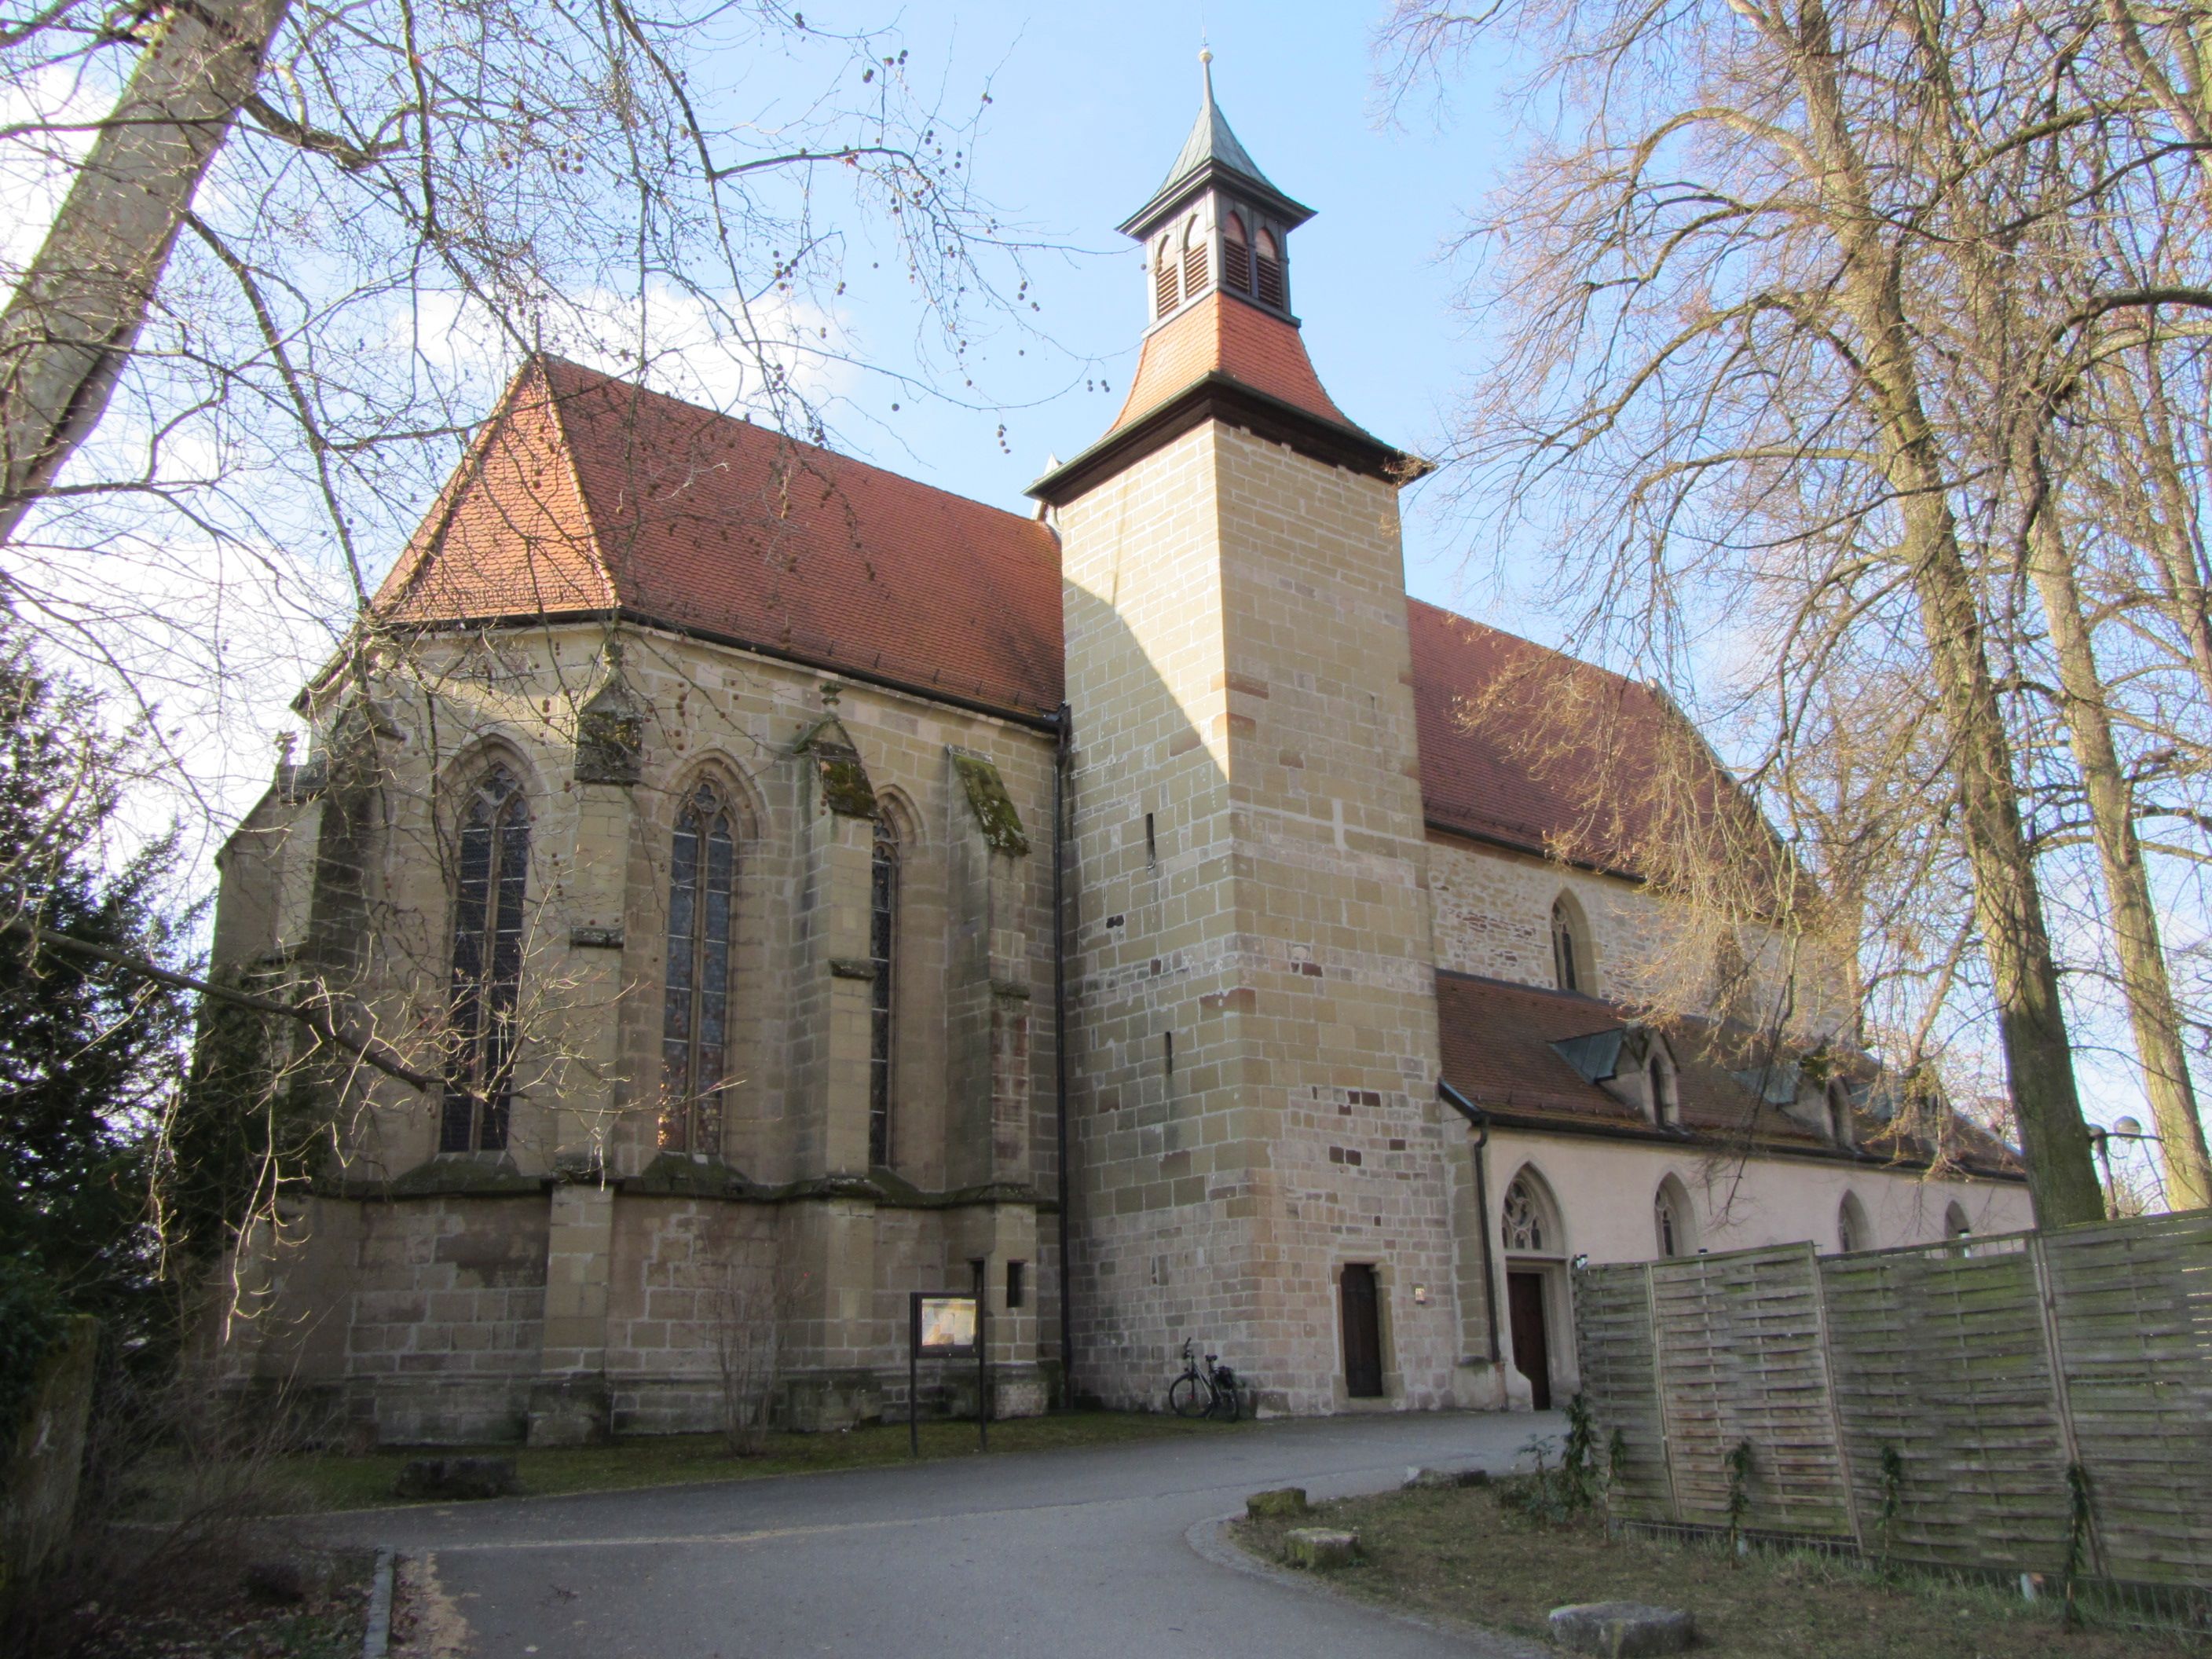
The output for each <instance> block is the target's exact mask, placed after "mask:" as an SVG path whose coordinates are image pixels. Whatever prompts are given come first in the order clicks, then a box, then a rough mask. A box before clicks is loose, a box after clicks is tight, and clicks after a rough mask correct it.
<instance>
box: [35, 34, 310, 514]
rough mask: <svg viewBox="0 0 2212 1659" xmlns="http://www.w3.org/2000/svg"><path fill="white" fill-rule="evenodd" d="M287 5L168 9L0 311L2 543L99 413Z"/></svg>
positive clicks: (68, 456)
mask: <svg viewBox="0 0 2212 1659" xmlns="http://www.w3.org/2000/svg"><path fill="white" fill-rule="evenodd" d="M289 3H290V0H199V3H197V4H195V5H192V6H190V7H185V6H177V7H173V8H172V9H169V10H168V11H167V13H166V14H165V15H163V16H162V19H161V22H160V23H159V24H158V25H157V26H156V27H155V33H154V36H153V39H152V40H151V41H150V42H149V44H148V46H146V49H145V53H144V55H143V57H142V58H140V59H139V60H138V64H137V67H136V69H135V70H133V71H132V73H131V82H130V85H129V86H128V87H127V88H125V90H124V94H123V97H122V99H121V100H120V101H119V102H118V104H117V105H116V106H115V109H114V111H113V112H112V114H110V115H109V117H108V118H107V119H106V122H105V123H103V124H102V125H101V127H100V136H99V137H98V138H97V139H96V140H95V141H94V143H93V147H92V153H91V154H90V155H88V156H87V157H86V158H85V160H84V162H83V164H82V166H81V167H78V169H77V172H76V178H75V179H73V180H72V181H71V183H70V191H69V195H68V197H66V198H65V199H64V202H63V204H62V208H61V211H60V213H59V214H58V215H57V216H55V219H54V222H53V225H52V228H51V229H50V230H48V232H47V233H46V241H45V243H44V244H43V245H42V246H40V249H39V252H38V257H37V258H35V259H33V261H32V263H31V265H30V268H29V270H27V271H26V272H25V273H24V276H23V280H22V282H21V283H20V284H19V285H18V286H17V288H16V289H15V295H14V296H13V297H12V298H11V299H10V300H9V303H8V308H7V311H6V312H5V313H4V314H0V544H5V543H6V542H8V541H9V540H10V539H11V538H13V537H14V535H15V529H16V526H18V525H19V524H20V523H21V520H22V517H23V514H24V513H25V512H26V511H27V509H28V507H29V506H30V504H31V502H32V501H34V500H36V499H37V498H38V496H39V495H40V493H41V492H42V491H43V490H45V489H46V488H47V487H48V486H49V485H51V484H52V482H53V479H54V477H55V475H56V474H57V473H58V472H59V471H61V468H62V466H63V464H64V462H66V461H67V460H68V459H69V458H70V453H71V452H72V451H74V450H75V449H76V447H77V446H78V445H79V444H81V443H82V442H83V441H84V440H85V438H86V437H87V436H88V435H90V433H91V432H92V430H93V428H94V427H95V426H97V425H98V424H99V422H100V415H101V413H102V411H104V410H106V407H107V400H108V398H109V396H110V394H111V393H112V392H113V391H114V388H115V383H116V380H117V379H118V377H119V376H120V374H122V371H123V366H124V364H125V362H128V361H129V358H130V356H131V348H132V346H133V344H134V343H136V342H137V337H138V331H139V329H140V327H141V326H142V325H143V323H144V321H145V318H146V312H147V308H148V307H149V306H150V305H151V304H152V302H153V298H154V290H155V285H156V284H157V283H159V282H160V281H161V270H162V267H163V266H164V265H166V264H167V263H168V258H169V249H170V247H171V246H173V244H174V242H175V240H176V236H177V230H178V228H179V226H180V225H182V224H183V222H184V219H185V213H186V211H187V210H189V209H190V207H191V199H192V194H193V192H194V191H196V190H197V188H198V186H199V182H200V178H201V175H202V174H203V173H205V172H206V171H207V165H208V162H209V161H210V159H211V158H212V157H213V156H214V155H215V153H216V150H217V149H219V148H221V146H222V141H223V139H224V137H225V136H226V135H227V134H228V132H229V131H230V125H231V123H232V121H233V120H234V119H235V118H236V117H237V114H238V110H239V106H240V104H242V103H243V102H244V101H245V100H246V98H247V97H248V96H249V95H250V94H252V91H253V88H254V83H255V82H256V80H257V79H258V76H259V75H260V72H261V58H262V54H263V53H264V52H266V51H267V50H268V47H269V42H270V39H271V38H272V37H273V36H274V35H275V34H276V27H277V25H278V24H279V23H281V22H282V21H283V18H284V14H285V12H286V10H287V9H288V8H289Z"/></svg>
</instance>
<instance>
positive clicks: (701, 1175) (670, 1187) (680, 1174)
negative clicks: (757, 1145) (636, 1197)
mask: <svg viewBox="0 0 2212 1659" xmlns="http://www.w3.org/2000/svg"><path fill="white" fill-rule="evenodd" d="M622 1188H623V1191H624V1192H626V1193H642V1194H649V1195H653V1196H666V1197H681V1198H754V1197H757V1196H758V1195H759V1194H761V1192H762V1191H763V1188H761V1186H760V1185H759V1184H758V1183H757V1182H751V1181H748V1180H746V1179H745V1177H744V1172H743V1171H741V1170H734V1169H732V1168H731V1167H730V1166H729V1165H728V1164H725V1163H723V1162H722V1160H721V1159H720V1158H693V1157H691V1156H690V1154H689V1153H686V1152H662V1153H661V1154H660V1155H659V1157H657V1158H654V1159H653V1162H652V1163H650V1164H647V1165H646V1166H645V1168H644V1169H642V1170H639V1171H638V1172H637V1174H635V1175H634V1176H630V1177H629V1179H628V1180H626V1181H624V1182H623V1183H622Z"/></svg>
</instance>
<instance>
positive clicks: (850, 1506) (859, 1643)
mask: <svg viewBox="0 0 2212 1659" xmlns="http://www.w3.org/2000/svg"><path fill="white" fill-rule="evenodd" d="M1558 1432H1559V1419H1556V1418H1553V1417H1537V1418H1530V1417H1527V1416H1492V1415H1486V1414H1478V1413H1432V1414H1423V1415H1409V1416H1387V1417H1386V1416H1371V1417H1346V1418H1333V1419H1319V1420H1314V1419H1309V1420H1305V1421H1300V1422H1287V1423H1270V1424H1264V1425H1261V1426H1259V1427H1258V1428H1255V1429H1252V1430H1248V1431H1243V1432H1241V1433H1233V1432H1225V1433H1223V1434H1222V1435H1221V1436H1220V1437H1218V1438H1213V1437H1200V1438H1197V1439H1177V1440H1172V1441H1156V1442H1151V1443H1140V1444H1137V1445H1126V1446H1119V1447H1112V1448H1102V1449H1096V1450H1079V1451H1053V1452H1034V1453H1024V1454H1018V1455H1000V1456H994V1457H990V1458H974V1459H966V1460H962V1461H959V1462H940V1463H924V1464H919V1465H910V1466H906V1467H900V1468H877V1469H855V1470H851V1471H848V1472H844V1473H840V1474H817V1475H804V1476H793V1477H788V1478H784V1479H777V1480H746V1481H733V1482H730V1483H727V1484H723V1485H717V1486H682V1487H669V1488H662V1489H660V1490H658V1491H652V1492H602V1493H592V1494H587V1495H581V1496H578V1497H574V1498H520V1499H512V1500H507V1501H503V1502H499V1503H490V1504H465V1505H459V1504H456V1505H439V1506H428V1505H426V1506H420V1507H414V1508H407V1509H391V1510H369V1511H366V1512H363V1513H360V1514H356V1515H351V1516H342V1517H333V1518H332V1519H331V1521H330V1522H325V1523H323V1524H324V1525H325V1527H326V1528H328V1529H329V1530H330V1531H331V1533H332V1534H333V1535H335V1536H338V1537H343V1538H344V1539H346V1540H348V1541H356V1542H362V1543H371V1544H386V1545H391V1546H393V1547H397V1548H398V1549H400V1550H401V1551H403V1552H405V1553H408V1554H409V1555H410V1557H411V1558H412V1559H413V1560H414V1562H415V1569H414V1570H415V1571H416V1574H418V1575H419V1576H420V1578H421V1580H422V1589H423V1590H424V1592H425V1593H426V1594H427V1595H428V1596H429V1598H430V1601H431V1602H432V1604H433V1606H434V1607H443V1608H444V1609H445V1610H446V1615H445V1625H446V1629H447V1646H446V1649H445V1650H447V1651H457V1652H462V1653H465V1654H467V1655H469V1656H471V1659H510V1656H525V1655H531V1654H536V1655H539V1656H543V1659H586V1656H589V1659H767V1656H781V1655H787V1654H791V1655H796V1654H839V1655H854V1656H898V1659H932V1656H939V1655H943V1656H946V1659H967V1656H974V1655H996V1654H1025V1655H1027V1654H1034V1655H1039V1656H1044V1659H1089V1656H1100V1659H1106V1656H1112V1659H1126V1656H1130V1655H1159V1656H1169V1655H1186V1654H1187V1655H1193V1656H1198V1659H1244V1656H1251V1659H1297V1656H1305V1655H1312V1656H1316V1659H1319V1656H1334V1655H1358V1656H1360V1659H1413V1656H1433V1655H1443V1654H1453V1655H1468V1654H1475V1653H1483V1652H1487V1651H1491V1650H1489V1649H1487V1648H1486V1647H1484V1646H1481V1645H1470V1644H1468V1643H1466V1642H1464V1641H1462V1640H1461V1639H1459V1638H1454V1637H1451V1636H1449V1635H1446V1634H1443V1633H1442V1632H1437V1631H1434V1630H1431V1629H1427V1628H1425V1627H1422V1626H1417V1625H1414V1624H1412V1623H1408V1622H1404V1621H1400V1620H1393V1619H1391V1618H1389V1617H1387V1616H1385V1615H1383V1614H1381V1613H1375V1612H1371V1611H1369V1610H1367V1609H1365V1608H1362V1607H1354V1606H1352V1605H1350V1604H1347V1603H1346V1602H1343V1601H1338V1600H1336V1599H1334V1598H1332V1597H1328V1596H1322V1595H1316V1594H1314V1593H1312V1592H1310V1591H1307V1590H1304V1589H1299V1588H1297V1587H1295V1586H1292V1585H1286V1584H1285V1583H1280V1582H1278V1581H1276V1580H1275V1579H1273V1578H1270V1577H1266V1576H1263V1575H1260V1574H1255V1573H1252V1572H1242V1571H1234V1570H1232V1569H1231V1568H1229V1567H1226V1566H1224V1565H1218V1564H1217V1563H1216V1562H1213V1561H1210V1560H1207V1559H1203V1558H1202V1557H1201V1556H1200V1554H1199V1553H1197V1552H1196V1551H1194V1549H1193V1548H1192V1547H1191V1546H1190V1545H1189V1544H1188V1542H1186V1541H1185V1537H1184V1534H1185V1533H1186V1532H1188V1531H1189V1530H1190V1529H1191V1528H1193V1527H1194V1525H1195V1524H1196V1523H1198V1522H1202V1521H1205V1520H1206V1519H1207V1518H1209V1517H1212V1516H1219V1515H1222V1514H1225V1513H1227V1512H1229V1511H1231V1510H1236V1509H1238V1508H1240V1507H1241V1505H1242V1503H1243V1497H1244V1494H1245V1493H1247V1492H1255V1491H1258V1490H1260V1489H1261V1488H1262V1487H1267V1486H1304V1487H1305V1488H1306V1489H1307V1490H1308V1491H1309V1492H1311V1493H1312V1494H1313V1495H1314V1496H1315V1497H1316V1498H1323V1497H1335V1496H1342V1495H1345V1494H1348V1493H1354V1492H1375V1491H1379V1490H1382V1489H1383V1488H1385V1487H1389V1486H1395V1485H1397V1484H1398V1482H1399V1481H1400V1480H1402V1479H1403V1478H1404V1475H1405V1473H1406V1469H1407V1466H1408V1465H1409V1464H1428V1465H1450V1466H1454V1467H1467V1468H1471V1467H1474V1466H1476V1465H1478V1464H1479V1465H1481V1466H1483V1467H1485V1468H1492V1469H1502V1468H1507V1467H1509V1466H1510V1463H1511V1462H1512V1461H1513V1458H1514V1456H1515V1455H1516V1453H1517V1452H1518V1451H1519V1449H1520V1448H1521V1447H1522V1444H1523V1443H1526V1442H1527V1440H1528V1437H1530V1435H1531V1434H1534V1433H1551V1434H1557V1433H1558ZM464 1623H465V1627H466V1628H465V1630H463V1629H461V1628H460V1626H461V1625H462V1624H464ZM423 1651H428V1649H427V1648H426V1649H423Z"/></svg>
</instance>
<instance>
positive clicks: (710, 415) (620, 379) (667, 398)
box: [541, 352, 1049, 533]
mask: <svg viewBox="0 0 2212 1659" xmlns="http://www.w3.org/2000/svg"><path fill="white" fill-rule="evenodd" d="M541 355H542V356H543V357H544V362H546V363H547V364H548V365H550V366H551V367H554V368H562V369H566V370H568V371H571V372H573V373H574V374H579V375H582V376H585V377H586V378H587V379H588V380H591V381H592V386H591V387H586V388H582V389H584V390H592V389H596V388H598V387H602V386H604V387H608V388H611V389H617V390H620V391H623V392H630V393H632V394H634V395H635V396H637V397H640V398H652V399H653V400H655V401H656V402H659V403H661V404H669V405H671V406H672V407H674V408H676V409H679V410H685V411H688V412H689V413H690V414H693V415H696V416H704V417H705V418H706V419H708V420H709V421H714V422H720V423H721V424H723V425H726V426H732V427H743V428H746V429H747V430H749V431H752V432H757V433H759V434H762V435H764V436H767V437H771V438H773V439H775V441H777V442H778V443H782V444H787V445H789V446H790V447H792V448H793V449H796V450H803V451H805V452H806V453H809V454H813V455H818V456H821V457H822V458H823V459H825V460H827V461H829V462H831V463H834V464H835V465H839V466H850V467H858V468H860V470H861V471H866V472H870V473H873V474H874V475H876V476H877V477H884V478H890V479H892V480H895V481H896V482H897V483H901V484H902V485H904V486H906V487H907V488H908V489H919V490H925V491H927V493H928V494H930V495H939V496H942V497H943V498H944V499H945V500H946V501H957V502H959V503H960V504H961V505H962V506H963V507H976V508H978V509H980V510H981V511H982V512H985V513H997V514H998V515H999V516H1000V517H1001V518H1006V519H1012V520H1014V521H1015V522H1016V523H1018V524H1035V523H1036V520H1035V519H1033V518H1032V517H1031V516H1030V514H1029V513H1021V512H1017V511H1015V510H1014V509H1013V508H1012V507H998V506H994V504H993V503H991V502H989V501H978V500H976V499H975V497H974V496H973V495H962V494H960V493H959V491H957V490H954V489H945V487H944V486H943V485H942V484H933V483H929V482H928V481H927V479H922V478H915V477H908V475H907V474H905V473H903V472H894V471H891V470H890V468H889V467H886V466H878V465H876V463H875V462H873V461H870V460H864V459H861V458H860V456H858V455H848V454H847V453H844V452H843V451H842V450H836V449H832V448H830V447H829V446H828V445H826V444H817V443H811V442H809V441H807V440H806V439H805V438H799V437H794V436H793V435H792V434H790V433H789V432H787V431H786V430H784V428H782V427H781V426H778V425H769V424H768V423H765V422H757V421H754V420H752V419H751V418H750V416H739V415H732V414H729V413H726V411H724V410H719V409H714V408H712V407H710V406H709V405H708V404H699V403H694V402H692V401H691V400H690V398H682V397H678V395H677V394H676V393H674V392H662V391H660V390H659V389H658V388H656V387H653V386H645V385H642V384H641V383H640V382H638V381H636V380H630V379H629V378H627V377H625V376H623V375H620V374H610V373H609V372H608V371H607V370H605V369H603V368H592V367H591V366H590V365H589V364H587V363H580V362H576V361H575V360H574V358H569V357H561V356H555V355H553V354H551V353H550V352H549V353H544V354H541ZM1048 533H1049V532H1048Z"/></svg>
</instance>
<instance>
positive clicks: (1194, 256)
mask: <svg viewBox="0 0 2212 1659" xmlns="http://www.w3.org/2000/svg"><path fill="white" fill-rule="evenodd" d="M1205 286H1206V227H1205V226H1203V225H1201V224H1200V223H1199V222H1198V216H1197V215H1196V214H1195V213H1194V214H1192V215H1191V216H1190V219H1189V221H1188V222H1187V223H1186V224H1185V225H1184V226H1183V228H1182V297H1183V298H1184V299H1186V300H1188V298H1190V296H1191V295H1194V294H1195V293H1197V292H1198V291H1199V289H1202V288H1204V287H1205Z"/></svg>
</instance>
